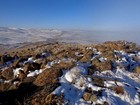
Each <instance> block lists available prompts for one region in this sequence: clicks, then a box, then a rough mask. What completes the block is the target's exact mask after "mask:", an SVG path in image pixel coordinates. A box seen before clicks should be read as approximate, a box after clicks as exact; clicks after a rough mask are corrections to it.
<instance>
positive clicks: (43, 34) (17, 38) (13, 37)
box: [0, 27, 140, 44]
mask: <svg viewBox="0 0 140 105" xmlns="http://www.w3.org/2000/svg"><path fill="white" fill-rule="evenodd" d="M139 34H140V33H134V32H111V31H87V30H56V29H25V28H9V27H0V44H15V43H23V42H38V41H49V40H50V39H53V40H55V41H60V42H72V43H84V44H86V43H87V44H90V43H98V42H104V41H113V40H127V41H133V42H136V43H138V44H140V42H139V40H138V39H140V35H139Z"/></svg>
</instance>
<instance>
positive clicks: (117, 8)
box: [0, 0, 140, 31]
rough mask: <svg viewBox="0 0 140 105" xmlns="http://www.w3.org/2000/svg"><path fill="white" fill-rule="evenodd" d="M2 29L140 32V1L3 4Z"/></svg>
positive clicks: (20, 0)
mask: <svg viewBox="0 0 140 105" xmlns="http://www.w3.org/2000/svg"><path fill="white" fill-rule="evenodd" d="M0 26H6V27H22V28H23V27H24V28H26V27H27V28H61V29H86V30H107V31H114V30H117V31H118V30H123V31H124V30H125V31H139V29H140V0H0Z"/></svg>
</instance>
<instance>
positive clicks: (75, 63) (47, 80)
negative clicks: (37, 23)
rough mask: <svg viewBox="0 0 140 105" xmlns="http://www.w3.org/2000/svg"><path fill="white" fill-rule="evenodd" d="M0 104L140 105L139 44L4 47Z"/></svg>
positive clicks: (30, 44)
mask: <svg viewBox="0 0 140 105" xmlns="http://www.w3.org/2000/svg"><path fill="white" fill-rule="evenodd" d="M0 104H4V105H5V104H21V105H22V104H23V105H55V104H60V105H61V104H64V105H140V47H139V46H137V45H136V44H135V43H132V42H126V41H116V42H105V43H101V44H86V45H85V44H72V43H60V42H57V43H55V42H54V43H46V42H36V43H24V44H23V45H22V46H20V47H13V48H10V50H6V49H5V51H1V54H0Z"/></svg>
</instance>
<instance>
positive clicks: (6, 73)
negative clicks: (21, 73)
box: [2, 68, 14, 80]
mask: <svg viewBox="0 0 140 105" xmlns="http://www.w3.org/2000/svg"><path fill="white" fill-rule="evenodd" d="M2 77H4V78H5V79H6V80H11V79H13V78H14V73H13V69H12V68H8V69H6V70H3V71H2Z"/></svg>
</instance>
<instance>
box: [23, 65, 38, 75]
mask: <svg viewBox="0 0 140 105" xmlns="http://www.w3.org/2000/svg"><path fill="white" fill-rule="evenodd" d="M39 69H40V64H38V63H35V62H32V63H27V64H26V65H25V66H24V68H23V70H24V73H28V71H34V70H39Z"/></svg>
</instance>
